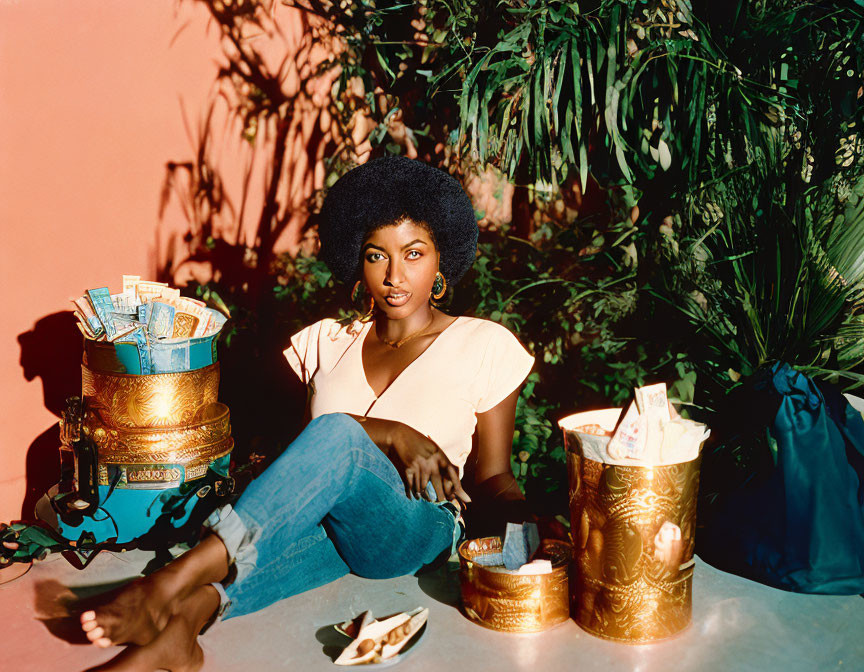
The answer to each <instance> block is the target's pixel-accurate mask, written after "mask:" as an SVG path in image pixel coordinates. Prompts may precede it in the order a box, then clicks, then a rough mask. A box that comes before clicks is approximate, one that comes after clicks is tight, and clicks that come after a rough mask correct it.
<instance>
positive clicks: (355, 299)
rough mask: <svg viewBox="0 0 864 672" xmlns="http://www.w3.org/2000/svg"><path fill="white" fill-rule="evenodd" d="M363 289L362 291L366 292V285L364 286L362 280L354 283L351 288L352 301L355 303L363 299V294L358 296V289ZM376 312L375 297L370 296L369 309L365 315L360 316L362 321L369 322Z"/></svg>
mask: <svg viewBox="0 0 864 672" xmlns="http://www.w3.org/2000/svg"><path fill="white" fill-rule="evenodd" d="M358 290H361V292H362V293H364V294H365V290H366V288H365V286H363V284H362V282H361V281H360V280H358V281H357V282H355V283H354V287H352V288H351V302H352V303H354V304H355V305H356V304H357V303H359V302H360V301H361V300H362V296H358V293H357V291H358ZM374 312H375V297H373V296H370V297H369V310H368V311H366V313H365V314H364V315H361V316H360V321H361V322H368V321H369V320H371V319H372V314H373V313H374Z"/></svg>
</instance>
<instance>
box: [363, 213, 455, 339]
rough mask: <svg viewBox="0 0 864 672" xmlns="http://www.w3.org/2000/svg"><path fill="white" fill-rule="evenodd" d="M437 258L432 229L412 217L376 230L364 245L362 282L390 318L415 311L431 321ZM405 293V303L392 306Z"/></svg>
mask: <svg viewBox="0 0 864 672" xmlns="http://www.w3.org/2000/svg"><path fill="white" fill-rule="evenodd" d="M438 259H439V255H438V250H437V249H436V248H435V243H434V242H433V241H432V237H431V235H430V234H429V232H428V231H427V230H426V229H425V228H424V227H422V226H419V225H418V224H415V223H414V222H412V221H411V220H403V221H401V222H399V223H398V224H394V225H392V226H385V227H382V228H380V229H377V230H375V231H373V232H372V234H370V236H369V238H367V239H366V242H365V243H364V244H363V283H364V284H365V285H366V289H367V291H368V292H369V293H370V294H371V295H372V297H373V298H374V299H375V305H376V307H377V309H378V310H379V311H381V312H383V313H384V314H385V315H386V317H387V319H388V320H394V321H395V320H405V319H406V318H409V317H410V316H412V315H415V314H417V316H418V318H419V319H418V321H419V322H421V323H422V322H424V321H426V320H428V319H429V315H430V313H429V312H428V311H429V310H430V308H429V296H430V294H431V292H432V285H433V284H434V282H435V274H436V273H437V272H438ZM404 293H407V294H408V298H407V300H406V301H405V303H404V304H402V305H391V304H392V303H393V302H394V301H395V302H396V303H398V301H399V300H400V299H399V297H398V295H399V294H404ZM388 297H389V299H390V300H389V301H388ZM412 321H413V320H412Z"/></svg>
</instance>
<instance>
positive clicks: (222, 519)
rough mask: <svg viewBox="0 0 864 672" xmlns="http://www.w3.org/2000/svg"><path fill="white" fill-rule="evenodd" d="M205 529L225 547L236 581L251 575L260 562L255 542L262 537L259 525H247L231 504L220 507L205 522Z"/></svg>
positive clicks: (230, 573) (231, 572)
mask: <svg viewBox="0 0 864 672" xmlns="http://www.w3.org/2000/svg"><path fill="white" fill-rule="evenodd" d="M204 527H205V528H206V529H209V530H210V531H211V532H212V533H213V534H215V535H216V536H217V537H219V539H221V540H222V543H223V544H224V545H225V551H226V552H227V553H228V563H229V567H230V568H231V569H232V570H233V571H230V572H229V576H230V575H232V574H233V579H234V581H240V580H242V579H243V577H244V576H246V575H247V574H249V573H250V572H251V571H252V570H253V569H254V568H255V565H256V563H257V561H258V550H257V549H256V547H255V542H256V541H257V540H258V539H259V537H260V536H261V528H260V527H259V526H258V525H254V524H251V521H250V525H247V523H246V522H245V521H244V520H243V519H242V518H241V517H240V515H239V514H238V513H237V512H236V511H235V510H234V508H233V507H232V506H231V505H230V504H226V505H225V506H222V507H219V508H218V509H216V510H215V511H214V512H213V513H211V514H210V516H209V518H207V520H206V521H204Z"/></svg>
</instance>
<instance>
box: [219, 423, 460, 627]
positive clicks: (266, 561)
mask: <svg viewBox="0 0 864 672" xmlns="http://www.w3.org/2000/svg"><path fill="white" fill-rule="evenodd" d="M207 526H208V527H209V528H210V529H211V530H212V531H213V532H214V533H215V534H217V535H218V536H219V537H220V538H221V539H222V541H223V543H224V544H225V547H226V549H227V551H228V556H229V558H230V559H231V561H232V563H233V565H234V569H235V570H236V578H235V579H234V582H233V583H232V584H231V585H229V586H226V588H225V595H226V596H227V599H228V600H229V605H230V608H229V609H227V611H226V612H225V613H224V616H223V618H230V617H233V616H241V615H243V614H248V613H251V612H253V611H257V610H259V609H263V608H264V607H266V606H268V605H270V604H272V603H274V602H277V601H278V600H281V599H284V598H286V597H290V596H291V595H296V594H297V593H301V592H303V591H306V590H311V589H312V588H317V587H318V586H321V585H324V584H325V583H329V582H331V581H335V580H336V579H338V578H339V577H341V576H343V575H345V574H347V573H348V572H353V573H355V574H358V575H360V576H363V577H366V578H374V579H379V578H381V579H383V578H392V577H395V576H402V575H404V574H413V573H415V572H417V571H418V570H420V569H422V568H423V567H424V566H427V565H430V564H432V563H434V562H435V561H436V560H438V561H440V559H441V558H446V557H449V555H450V553H452V552H453V550H454V549H455V546H456V544H457V543H458V541H459V536H460V532H461V527H460V526H459V525H458V524H457V522H456V516H455V514H454V513H453V510H452V507H451V506H449V505H448V506H445V505H443V504H440V503H435V502H430V501H426V500H422V499H409V498H408V497H407V496H406V494H405V486H404V485H403V483H402V480H401V478H400V477H399V473H398V472H397V471H396V468H395V467H394V466H393V464H392V462H390V460H389V459H388V458H387V456H386V455H384V453H382V452H381V450H380V449H379V448H378V447H377V446H376V445H375V444H374V443H373V442H372V440H371V439H370V438H369V436H368V435H367V434H366V432H365V431H364V429H363V427H362V426H361V425H360V423H358V422H357V421H356V420H354V419H353V418H351V417H350V416H348V415H345V414H342V413H333V414H329V415H322V416H320V417H318V418H316V419H314V420H313V421H312V422H310V423H309V424H308V425H307V426H306V428H305V429H304V430H303V432H302V433H301V434H300V436H298V437H297V439H295V440H294V441H293V442H292V443H291V445H289V446H288V448H287V449H286V450H285V452H284V453H282V455H281V456H280V457H279V458H277V459H276V461H275V462H274V463H273V464H272V465H270V467H269V468H268V469H267V470H266V471H264V473H263V474H261V475H260V476H259V477H258V478H257V479H255V480H254V481H253V482H252V483H251V484H250V485H249V487H248V488H247V489H246V491H245V492H244V493H243V494H242V495H241V496H240V498H239V499H238V500H237V502H236V504H235V505H234V506H233V507H231V506H230V505H228V506H225V507H222V508H221V509H219V510H217V511H216V512H215V513H214V514H213V515H212V516H210V518H209V519H208V521H207ZM224 606H225V605H223V607H224Z"/></svg>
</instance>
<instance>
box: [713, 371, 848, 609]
mask: <svg viewBox="0 0 864 672" xmlns="http://www.w3.org/2000/svg"><path fill="white" fill-rule="evenodd" d="M766 373H769V372H766ZM751 385H753V386H754V388H755V389H753V390H752V392H753V394H754V395H755V397H759V398H761V400H762V402H764V403H762V404H761V408H762V409H763V412H764V409H770V410H769V411H768V413H769V415H768V416H767V417H766V418H765V425H767V429H768V430H769V432H770V436H771V437H772V438H773V440H774V441H775V442H776V455H777V458H776V464H774V465H773V466H772V467H771V468H770V469H769V470H768V473H767V474H766V476H765V477H764V478H760V479H754V481H753V482H751V483H750V484H749V486H747V487H744V488H742V489H739V490H735V491H732V492H727V493H725V494H724V495H723V496H722V497H721V498H720V499H719V500H718V502H717V503H716V506H713V507H711V510H710V514H709V515H708V516H706V518H707V520H705V519H703V522H704V523H705V528H704V529H702V530H700V534H697V552H698V553H699V555H700V556H701V557H702V558H703V559H704V560H706V561H707V562H709V563H710V564H712V565H715V566H716V567H718V568H720V569H723V570H725V571H729V572H732V573H735V574H739V575H741V576H744V577H746V578H749V579H753V580H755V581H759V582H761V583H764V584H767V585H770V586H774V587H777V588H782V589H785V590H791V591H795V592H802V593H827V594H835V595H853V594H860V593H864V486H862V483H864V419H862V416H861V414H860V413H859V412H858V411H856V410H855V409H854V408H852V406H851V405H850V404H849V402H848V401H847V400H846V399H845V398H844V396H843V395H842V394H841V393H840V391H839V390H838V389H837V388H835V387H834V386H832V385H829V384H826V383H821V382H820V383H816V382H814V381H813V380H811V379H810V378H808V377H807V376H805V375H804V374H802V373H800V372H798V371H795V370H794V369H793V368H792V367H790V366H789V365H788V364H784V363H779V364H776V365H775V366H774V367H773V368H772V369H771V371H770V375H768V376H765V377H763V378H762V381H761V384H760V383H759V382H758V379H757V382H755V383H752V384H751ZM760 388H761V389H760ZM756 406H757V407H759V404H756ZM775 408H776V414H774V415H773V419H771V418H772V416H771V415H770V413H771V411H773V409H775ZM703 466H704V465H703ZM700 535H701V536H700Z"/></svg>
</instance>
